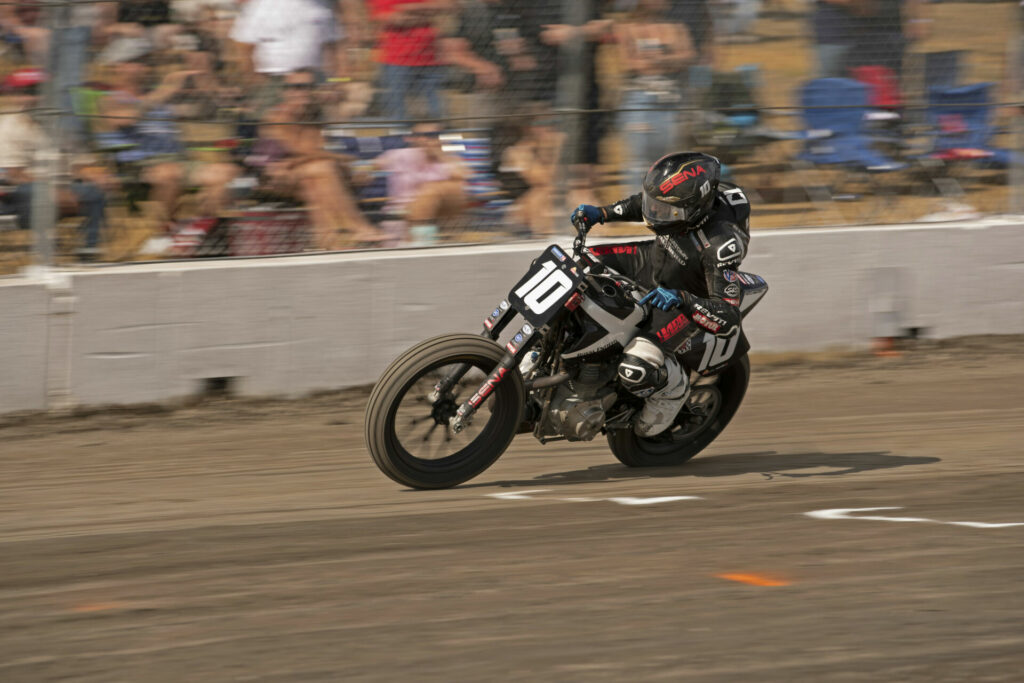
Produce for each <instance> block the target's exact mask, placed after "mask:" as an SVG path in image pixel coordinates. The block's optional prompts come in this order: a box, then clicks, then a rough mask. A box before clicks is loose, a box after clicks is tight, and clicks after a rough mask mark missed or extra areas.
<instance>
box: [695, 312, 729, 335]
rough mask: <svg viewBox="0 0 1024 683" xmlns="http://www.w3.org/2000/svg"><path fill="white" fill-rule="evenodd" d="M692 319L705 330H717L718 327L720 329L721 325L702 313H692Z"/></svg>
mask: <svg viewBox="0 0 1024 683" xmlns="http://www.w3.org/2000/svg"><path fill="white" fill-rule="evenodd" d="M693 321H694V322H695V323H697V324H698V325H700V326H701V327H703V328H704V329H705V330H710V331H711V332H718V331H719V330H720V329H722V326H721V325H719V324H718V323H716V322H715V321H714V320H711V319H710V318H708V317H707V316H706V315H704V314H703V313H694V314H693Z"/></svg>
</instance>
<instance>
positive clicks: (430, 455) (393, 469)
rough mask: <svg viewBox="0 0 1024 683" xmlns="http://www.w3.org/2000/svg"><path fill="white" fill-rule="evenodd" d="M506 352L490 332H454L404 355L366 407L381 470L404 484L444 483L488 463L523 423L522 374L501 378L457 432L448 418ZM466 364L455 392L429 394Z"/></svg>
mask: <svg viewBox="0 0 1024 683" xmlns="http://www.w3.org/2000/svg"><path fill="white" fill-rule="evenodd" d="M504 355H505V351H504V349H502V348H501V347H500V346H498V345H497V344H496V343H494V342H493V341H491V340H489V339H485V338H484V337H478V336H474V335H466V334H451V335H445V336H443V337H435V338H434V339H428V340H427V341H425V342H422V343H421V344H419V345H417V346H414V347H413V348H411V349H409V350H408V351H406V352H405V353H404V354H402V355H401V356H399V357H398V358H397V359H396V360H395V361H394V362H393V363H392V364H391V365H390V366H389V367H388V369H387V370H385V371H384V374H383V375H381V378H380V380H379V381H378V382H377V384H376V386H374V388H373V392H372V393H371V394H370V400H369V402H368V403H367V406H366V447H367V449H368V450H369V451H370V455H371V456H372V457H373V461H374V463H376V464H377V467H379V468H380V471H381V472H383V473H384V474H386V475H387V476H389V477H391V479H393V480H395V481H396V482H398V483H399V484H404V485H405V486H410V487H412V488H417V489H442V488H449V487H451V486H456V485H457V484H461V483H462V482H464V481H466V480H468V479H472V478H473V477H475V476H477V475H478V474H480V473H481V472H483V471H484V470H486V469H487V468H488V467H490V466H491V464H493V463H494V461H495V460H497V459H498V457H499V456H500V455H501V454H502V453H504V452H505V449H506V448H508V445H509V443H511V441H512V437H514V436H515V434H516V431H517V428H518V427H519V420H520V417H521V415H522V409H523V405H524V404H525V389H524V387H523V382H522V378H521V377H520V375H519V372H518V371H515V370H514V369H513V371H512V372H510V373H509V374H508V375H507V376H506V377H505V378H504V380H503V381H502V382H501V383H500V384H498V386H497V388H496V389H495V390H494V392H493V393H492V394H491V395H490V396H488V397H487V399H486V400H485V401H484V403H483V405H481V406H480V408H479V410H477V412H476V414H474V415H473V417H472V419H471V420H470V421H469V423H468V425H467V426H466V428H465V429H463V430H462V431H460V432H458V433H456V432H454V431H453V430H452V429H451V427H449V425H448V420H449V419H450V418H451V417H452V416H453V415H455V411H456V410H458V408H459V406H460V405H461V404H462V402H463V401H465V400H466V399H467V398H469V397H470V396H471V395H472V394H473V392H474V391H476V390H477V389H478V388H479V387H480V385H481V384H483V382H484V380H485V379H487V376H488V375H489V374H490V373H491V371H492V370H494V368H495V367H496V366H497V365H498V362H499V361H500V360H501V359H502V357H503V356H504ZM461 365H468V366H469V370H468V371H467V372H466V373H465V374H464V375H463V376H462V378H461V379H460V380H459V381H458V382H457V383H456V384H455V386H454V387H452V389H451V391H449V392H447V393H446V394H445V395H443V396H440V397H437V398H436V399H435V400H431V398H432V397H431V393H432V392H433V390H434V387H435V385H436V384H437V382H438V381H439V380H440V379H441V378H443V377H445V376H446V375H448V373H449V372H451V371H453V370H454V369H455V368H458V367H459V366H461Z"/></svg>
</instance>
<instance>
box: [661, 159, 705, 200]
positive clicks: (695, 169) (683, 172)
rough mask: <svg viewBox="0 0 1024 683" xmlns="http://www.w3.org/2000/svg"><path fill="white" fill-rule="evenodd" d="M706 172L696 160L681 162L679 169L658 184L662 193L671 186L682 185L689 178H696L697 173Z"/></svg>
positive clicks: (702, 173) (670, 188)
mask: <svg viewBox="0 0 1024 683" xmlns="http://www.w3.org/2000/svg"><path fill="white" fill-rule="evenodd" d="M707 174H708V172H707V171H705V170H704V167H703V166H701V165H700V164H698V163H697V162H696V161H691V162H689V163H686V164H683V165H682V166H680V167H679V170H678V171H676V172H675V173H674V174H672V175H671V176H669V178H668V180H666V181H665V182H663V183H662V184H661V185H659V186H658V189H659V190H661V193H662V194H665V193H666V192H669V191H671V190H672V188H674V187H676V186H677V185H682V184H683V183H685V182H686V181H687V180H690V179H691V178H696V177H697V176H699V175H707Z"/></svg>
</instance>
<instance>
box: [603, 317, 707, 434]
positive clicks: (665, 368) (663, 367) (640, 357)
mask: <svg viewBox="0 0 1024 683" xmlns="http://www.w3.org/2000/svg"><path fill="white" fill-rule="evenodd" d="M623 353H624V355H623V358H622V362H621V363H620V364H619V381H620V382H622V385H623V386H624V387H625V388H626V389H627V390H628V391H630V392H631V393H632V394H633V395H634V396H639V397H640V398H646V399H647V400H646V401H645V402H644V407H643V410H641V411H640V413H639V414H638V415H637V416H636V418H635V421H634V424H633V430H634V431H635V432H636V434H637V435H638V436H642V437H651V436H657V435H658V434H661V433H662V432H664V431H665V430H666V429H668V428H669V427H671V426H672V424H673V423H674V422H675V420H676V415H677V414H678V413H679V410H680V409H681V408H682V407H683V404H684V403H686V399H687V398H688V397H689V395H690V380H689V377H687V373H686V371H685V370H684V369H683V368H682V367H681V366H680V365H679V361H678V360H676V358H675V356H674V355H668V356H666V355H665V354H664V353H663V352H662V350H661V349H660V348H658V345H657V344H655V343H654V342H652V341H650V340H649V339H645V338H643V337H637V338H636V339H634V340H633V341H631V342H630V343H629V345H627V346H626V348H625V349H624V350H623Z"/></svg>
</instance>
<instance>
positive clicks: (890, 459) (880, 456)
mask: <svg viewBox="0 0 1024 683" xmlns="http://www.w3.org/2000/svg"><path fill="white" fill-rule="evenodd" d="M936 462H939V458H933V457H923V456H917V457H910V456H905V455H892V454H891V453H889V452H888V451H879V452H870V453H776V452H775V451H762V452H758V453H730V454H725V455H716V456H712V457H707V458H696V459H694V460H691V461H690V462H688V463H686V464H684V465H678V466H675V467H648V468H636V467H626V466H625V465H620V464H614V465H596V466H594V467H588V468H587V469H585V470H572V471H569V472H552V473H550V474H542V475H540V476H538V477H535V478H533V479H524V480H506V481H493V482H489V483H486V484H469V485H467V486H462V487H460V488H477V487H485V486H498V487H504V488H509V487H515V486H537V485H538V484H544V485H555V484H585V483H593V482H602V481H621V480H627V479H657V478H670V477H731V476H736V475H741V474H760V475H761V476H763V477H765V478H766V479H775V478H791V479H798V478H802V477H838V476H843V475H845V474H856V473H857V472H870V471H872V470H885V469H892V468H894V467H905V466H907V465H929V464H931V463H936ZM811 470H814V471H811ZM819 470H820V471H819Z"/></svg>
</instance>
